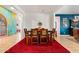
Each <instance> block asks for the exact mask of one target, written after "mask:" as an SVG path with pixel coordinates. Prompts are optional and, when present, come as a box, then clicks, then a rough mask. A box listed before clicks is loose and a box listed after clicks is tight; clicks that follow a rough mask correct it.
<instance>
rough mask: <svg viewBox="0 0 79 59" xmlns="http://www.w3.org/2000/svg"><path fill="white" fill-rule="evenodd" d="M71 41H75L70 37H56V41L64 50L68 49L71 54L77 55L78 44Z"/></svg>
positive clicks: (78, 50)
mask: <svg viewBox="0 0 79 59" xmlns="http://www.w3.org/2000/svg"><path fill="white" fill-rule="evenodd" d="M69 39H72V40H69ZM73 40H75V39H74V38H73V37H71V36H58V37H57V38H56V41H57V42H59V43H60V44H61V45H62V46H64V47H65V48H66V49H68V50H69V51H70V52H71V53H79V43H77V42H75V41H73Z"/></svg>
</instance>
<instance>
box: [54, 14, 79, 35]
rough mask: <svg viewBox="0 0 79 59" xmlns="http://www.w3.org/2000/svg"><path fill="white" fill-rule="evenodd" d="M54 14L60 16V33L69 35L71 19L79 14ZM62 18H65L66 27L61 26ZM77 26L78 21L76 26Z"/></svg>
mask: <svg viewBox="0 0 79 59" xmlns="http://www.w3.org/2000/svg"><path fill="white" fill-rule="evenodd" d="M55 16H60V34H61V35H69V34H70V31H71V30H70V29H71V24H70V23H71V21H72V20H73V19H74V17H75V16H79V14H56V15H55ZM63 18H67V22H68V24H67V25H68V27H63V24H62V21H63ZM76 27H78V28H79V23H78V25H77V26H76Z"/></svg>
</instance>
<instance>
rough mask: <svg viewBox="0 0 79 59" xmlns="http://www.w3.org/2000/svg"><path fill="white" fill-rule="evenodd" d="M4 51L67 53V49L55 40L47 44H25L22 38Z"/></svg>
mask: <svg viewBox="0 0 79 59" xmlns="http://www.w3.org/2000/svg"><path fill="white" fill-rule="evenodd" d="M5 53H69V51H68V50H67V49H66V48H64V47H63V46H62V45H60V44H59V43H58V42H57V41H55V40H54V41H53V42H52V43H51V44H48V45H28V46H26V42H25V39H23V40H22V41H20V42H19V43H17V44H16V45H15V46H13V47H12V48H10V49H9V50H7V51H6V52H5Z"/></svg>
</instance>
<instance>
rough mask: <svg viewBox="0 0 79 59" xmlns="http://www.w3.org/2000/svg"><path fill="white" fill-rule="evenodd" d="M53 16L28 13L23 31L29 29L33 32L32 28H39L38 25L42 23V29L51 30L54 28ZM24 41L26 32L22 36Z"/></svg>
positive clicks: (23, 23)
mask: <svg viewBox="0 0 79 59" xmlns="http://www.w3.org/2000/svg"><path fill="white" fill-rule="evenodd" d="M53 19H54V17H53V14H47V13H26V15H25V16H24V19H23V20H22V30H23V29H24V28H27V29H28V30H31V28H36V27H38V25H37V23H38V22H39V21H40V22H42V23H43V25H42V27H44V28H47V29H49V30H51V29H52V27H53V23H54V22H53ZM21 37H22V39H23V38H24V31H22V35H21Z"/></svg>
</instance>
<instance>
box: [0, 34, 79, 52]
mask: <svg viewBox="0 0 79 59" xmlns="http://www.w3.org/2000/svg"><path fill="white" fill-rule="evenodd" d="M67 38H71V39H72V40H73V39H74V38H73V37H70V36H58V37H57V38H56V41H57V42H59V43H60V44H61V45H63V46H64V47H65V48H66V49H68V50H69V51H70V52H72V53H79V44H78V43H76V42H74V41H71V40H69V39H67ZM17 42H18V39H17V34H16V35H12V36H5V37H0V53H3V52H5V51H6V50H8V49H9V48H11V47H12V46H13V45H15V44H16V43H17Z"/></svg>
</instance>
